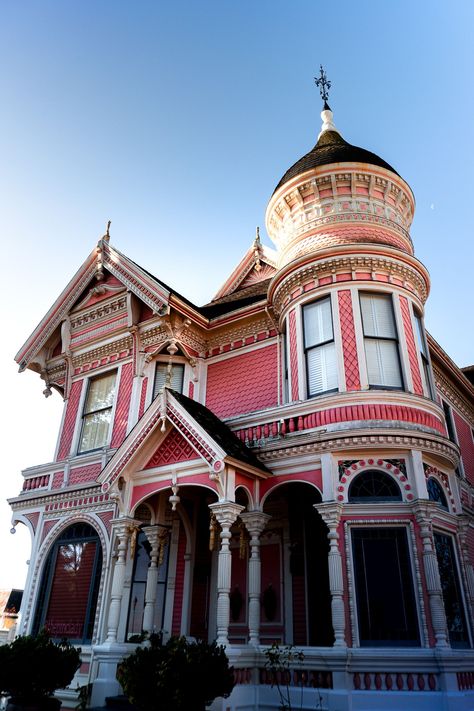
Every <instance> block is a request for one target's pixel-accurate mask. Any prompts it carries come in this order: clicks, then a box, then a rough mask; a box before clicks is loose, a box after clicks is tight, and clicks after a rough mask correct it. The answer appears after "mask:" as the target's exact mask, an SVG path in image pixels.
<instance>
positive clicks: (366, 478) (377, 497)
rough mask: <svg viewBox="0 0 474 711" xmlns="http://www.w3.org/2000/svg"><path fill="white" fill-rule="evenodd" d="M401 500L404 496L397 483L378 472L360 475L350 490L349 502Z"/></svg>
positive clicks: (372, 471) (363, 502) (373, 471)
mask: <svg viewBox="0 0 474 711" xmlns="http://www.w3.org/2000/svg"><path fill="white" fill-rule="evenodd" d="M401 500H402V495H401V493H400V489H399V487H398V485H397V483H396V481H394V479H392V477H391V476H389V475H388V474H385V473H384V472H379V471H377V470H371V471H367V472H362V474H359V476H358V477H356V478H355V479H354V481H353V482H352V484H351V486H350V489H349V501H350V502H351V503H352V504H365V503H371V502H373V501H401Z"/></svg>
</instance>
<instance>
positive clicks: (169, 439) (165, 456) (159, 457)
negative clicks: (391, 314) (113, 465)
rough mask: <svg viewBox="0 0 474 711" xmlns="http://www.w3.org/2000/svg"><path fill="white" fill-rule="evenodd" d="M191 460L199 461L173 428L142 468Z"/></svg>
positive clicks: (194, 452) (193, 451)
mask: <svg viewBox="0 0 474 711" xmlns="http://www.w3.org/2000/svg"><path fill="white" fill-rule="evenodd" d="M192 459H199V455H198V454H197V453H196V451H195V449H194V448H193V447H192V446H191V444H190V443H189V442H188V441H187V440H186V439H185V438H184V437H183V435H182V434H180V432H178V430H176V429H174V428H173V429H172V430H171V432H170V433H169V434H168V435H167V436H166V437H165V439H164V440H163V442H162V443H161V444H160V445H159V447H158V448H157V449H156V451H155V452H154V454H153V456H152V457H151V458H150V460H149V461H148V463H147V464H146V465H145V466H144V467H143V468H144V469H152V468H153V467H161V466H165V465H167V464H175V463H177V462H189V461H191V460H192Z"/></svg>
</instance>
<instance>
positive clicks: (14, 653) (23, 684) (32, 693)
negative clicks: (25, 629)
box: [0, 630, 81, 703]
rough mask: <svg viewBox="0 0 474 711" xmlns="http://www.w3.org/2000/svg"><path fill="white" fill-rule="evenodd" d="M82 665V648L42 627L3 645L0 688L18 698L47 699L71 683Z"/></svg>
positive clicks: (25, 701) (29, 699)
mask: <svg viewBox="0 0 474 711" xmlns="http://www.w3.org/2000/svg"><path fill="white" fill-rule="evenodd" d="M80 665H81V650H80V649H76V648H75V647H73V646H72V645H71V644H70V643H69V642H67V641H66V640H63V641H62V642H59V643H58V644H56V643H55V642H53V641H52V640H51V638H50V636H49V634H48V633H47V632H46V631H45V630H42V631H41V632H40V633H39V634H38V635H36V637H34V636H33V635H26V636H24V637H17V639H15V640H14V642H11V644H5V645H3V646H0V692H3V693H4V694H7V695H8V696H11V697H12V698H13V699H14V700H15V702H19V703H31V702H35V701H41V700H43V699H47V698H48V697H49V696H51V695H52V694H53V692H54V691H55V690H56V689H62V688H64V687H65V686H67V685H68V684H69V683H70V682H71V681H72V678H73V676H74V674H75V673H76V671H77V670H78V669H79V667H80Z"/></svg>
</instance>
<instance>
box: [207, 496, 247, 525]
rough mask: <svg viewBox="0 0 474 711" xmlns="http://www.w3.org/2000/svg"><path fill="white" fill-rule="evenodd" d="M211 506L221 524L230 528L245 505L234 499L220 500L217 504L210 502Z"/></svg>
mask: <svg viewBox="0 0 474 711" xmlns="http://www.w3.org/2000/svg"><path fill="white" fill-rule="evenodd" d="M209 508H210V510H211V511H212V513H213V514H214V515H215V517H216V519H217V520H218V522H219V523H220V525H221V526H223V527H224V526H227V527H229V528H230V526H232V524H233V523H234V521H236V519H237V516H239V514H241V513H242V511H244V509H245V506H240V504H236V503H235V502H233V501H223V502H220V501H219V502H217V503H215V504H209Z"/></svg>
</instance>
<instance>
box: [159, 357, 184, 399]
mask: <svg viewBox="0 0 474 711" xmlns="http://www.w3.org/2000/svg"><path fill="white" fill-rule="evenodd" d="M169 365H170V364H169V363H168V361H166V362H160V361H157V363H156V368H155V379H154V381H153V400H154V399H155V398H156V396H157V395H158V393H159V392H160V390H162V388H164V386H165V385H166V381H167V377H168V366H169ZM183 382H184V363H171V378H170V388H171V390H176V392H178V393H182V392H183Z"/></svg>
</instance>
